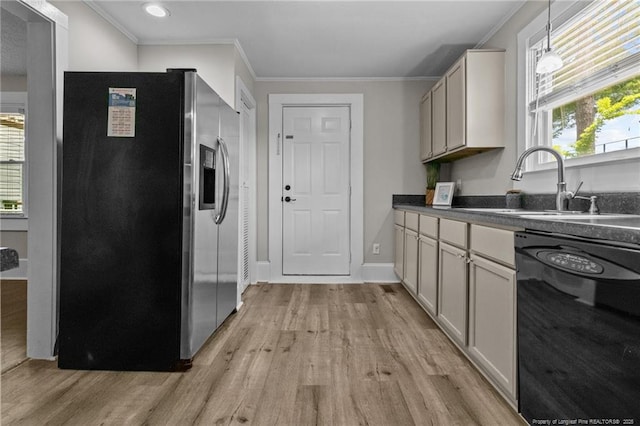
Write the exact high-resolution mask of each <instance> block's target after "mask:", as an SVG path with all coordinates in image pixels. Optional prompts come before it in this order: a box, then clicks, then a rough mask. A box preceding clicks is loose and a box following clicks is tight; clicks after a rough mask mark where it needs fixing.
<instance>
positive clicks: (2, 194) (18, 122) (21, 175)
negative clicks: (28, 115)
mask: <svg viewBox="0 0 640 426" xmlns="http://www.w3.org/2000/svg"><path fill="white" fill-rule="evenodd" d="M25 157H26V155H25V110H24V108H23V107H15V106H8V105H2V109H1V110H0V213H2V215H3V216H25V215H26V202H25V201H26V167H25V164H26V163H25Z"/></svg>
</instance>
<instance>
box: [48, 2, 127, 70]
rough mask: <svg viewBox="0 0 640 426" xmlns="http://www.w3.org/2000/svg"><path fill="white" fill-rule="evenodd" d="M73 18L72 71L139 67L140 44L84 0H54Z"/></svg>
mask: <svg viewBox="0 0 640 426" xmlns="http://www.w3.org/2000/svg"><path fill="white" fill-rule="evenodd" d="M51 4H53V5H54V6H55V7H57V8H58V9H60V11H62V13H64V14H65V15H67V16H68V18H69V66H68V68H67V69H68V70H70V71H135V70H136V69H137V68H138V57H137V50H136V44H135V43H134V42H132V41H131V40H130V39H129V38H127V37H126V36H125V35H124V34H122V33H121V32H120V31H119V30H117V29H116V28H114V27H113V26H112V25H111V24H109V23H108V22H107V21H105V20H104V19H103V18H102V17H100V15H98V14H97V13H95V12H94V11H93V9H91V8H90V7H89V6H87V5H86V4H85V3H83V2H80V1H52V2H51Z"/></svg>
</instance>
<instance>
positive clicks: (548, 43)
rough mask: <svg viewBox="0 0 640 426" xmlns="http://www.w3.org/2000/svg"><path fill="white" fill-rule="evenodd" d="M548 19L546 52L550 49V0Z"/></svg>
mask: <svg viewBox="0 0 640 426" xmlns="http://www.w3.org/2000/svg"><path fill="white" fill-rule="evenodd" d="M547 11H548V14H549V15H548V19H547V52H550V51H551V0H549V7H548V8H547Z"/></svg>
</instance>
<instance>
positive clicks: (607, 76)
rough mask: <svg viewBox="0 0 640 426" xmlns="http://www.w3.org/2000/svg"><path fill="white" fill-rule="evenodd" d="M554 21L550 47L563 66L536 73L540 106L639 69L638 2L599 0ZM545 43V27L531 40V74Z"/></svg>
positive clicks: (532, 99)
mask: <svg viewBox="0 0 640 426" xmlns="http://www.w3.org/2000/svg"><path fill="white" fill-rule="evenodd" d="M566 15H569V17H567V16H560V17H558V19H556V20H554V27H557V28H554V29H553V31H552V33H551V46H552V47H553V49H554V51H555V52H556V53H557V54H558V55H560V57H562V59H563V61H564V66H563V67H562V68H561V69H560V70H558V71H556V72H554V73H552V74H548V75H543V76H542V77H538V79H539V87H538V91H539V99H538V100H537V101H538V105H539V107H540V108H542V109H548V108H553V107H555V106H557V105H559V104H561V103H562V102H565V101H566V100H567V99H569V98H575V97H576V95H581V94H588V93H591V92H594V91H596V90H598V89H599V88H602V87H605V86H607V85H611V84H615V83H617V82H620V81H623V80H625V79H628V78H629V77H631V76H633V75H634V74H636V75H637V74H638V73H640V69H639V65H638V64H640V24H639V23H640V1H638V0H596V1H594V2H592V3H591V4H589V5H588V6H586V7H585V8H584V9H583V10H582V11H581V12H580V13H577V14H575V12H574V11H568V12H567V14H566ZM544 48H546V38H545V37H544V31H543V30H541V31H540V32H539V33H538V34H537V35H536V36H534V37H532V38H531V39H530V55H531V56H530V60H529V61H528V62H529V64H530V67H531V69H530V71H529V72H530V75H535V72H532V71H533V70H534V69H535V65H536V61H537V58H538V57H539V56H540V54H541V51H542V50H543V49H544ZM530 83H531V84H530V86H529V109H530V111H532V110H535V109H536V95H537V93H536V85H535V83H536V81H535V79H531V80H530Z"/></svg>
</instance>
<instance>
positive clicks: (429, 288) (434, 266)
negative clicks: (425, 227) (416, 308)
mask: <svg viewBox="0 0 640 426" xmlns="http://www.w3.org/2000/svg"><path fill="white" fill-rule="evenodd" d="M418 263H419V266H418V300H420V303H422V306H424V308H425V309H426V310H427V311H429V312H430V313H431V315H433V316H435V315H437V314H438V303H437V301H438V241H436V240H434V239H433V238H427V237H425V236H421V237H420V250H419V262H418Z"/></svg>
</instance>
